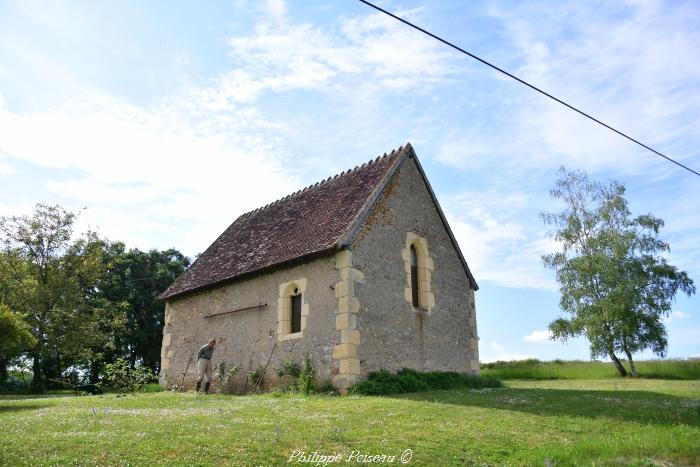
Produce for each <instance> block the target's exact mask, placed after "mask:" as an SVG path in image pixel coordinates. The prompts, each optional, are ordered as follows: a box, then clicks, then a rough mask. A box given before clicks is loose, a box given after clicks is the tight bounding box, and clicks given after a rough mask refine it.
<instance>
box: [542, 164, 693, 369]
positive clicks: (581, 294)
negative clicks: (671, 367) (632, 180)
mask: <svg viewBox="0 0 700 467" xmlns="http://www.w3.org/2000/svg"><path fill="white" fill-rule="evenodd" d="M558 174H559V179H558V180H557V182H556V184H555V186H554V188H553V189H552V190H551V191H550V195H551V196H552V198H554V199H556V200H559V201H562V202H563V203H564V205H565V207H564V209H563V210H562V211H560V212H557V213H543V214H542V218H543V220H544V222H545V223H546V224H548V225H553V226H555V227H556V228H557V229H558V230H557V231H556V234H555V239H556V240H557V241H558V242H559V243H560V245H561V246H562V249H561V251H558V252H556V253H552V254H549V255H545V256H543V257H542V260H543V263H544V265H545V266H546V267H548V268H551V269H553V270H554V271H556V277H557V281H558V282H559V286H560V292H561V299H560V307H561V309H562V310H563V311H564V312H566V313H568V314H569V317H568V318H559V319H556V320H555V321H553V322H552V323H551V324H550V325H549V329H550V330H551V331H552V334H553V338H554V339H561V340H566V339H568V338H570V337H574V336H579V335H584V336H586V338H587V339H588V341H589V343H590V351H591V357H593V358H595V357H599V356H607V357H609V358H610V359H611V360H612V362H613V363H614V364H615V367H616V368H617V370H618V372H619V374H620V375H621V376H625V375H626V374H627V371H626V370H625V367H624V366H623V365H622V362H621V361H620V359H619V358H618V357H617V355H616V354H617V353H619V352H623V353H624V354H625V355H626V356H627V359H628V361H629V363H630V368H631V371H632V373H633V374H634V375H636V369H635V366H634V361H633V358H632V355H633V354H634V353H636V352H639V351H642V350H645V349H651V350H652V351H653V352H654V353H656V354H657V355H660V356H663V355H664V354H665V352H666V349H667V346H668V342H667V337H666V329H665V326H664V324H663V321H662V319H663V318H664V317H665V316H668V314H669V313H670V311H671V303H672V301H673V299H674V298H675V296H676V294H677V293H678V291H682V292H684V293H686V294H687V295H691V294H693V293H695V286H694V284H693V281H692V280H691V279H690V278H689V277H688V275H687V273H686V272H684V271H680V270H678V268H676V267H675V266H673V265H671V264H669V262H668V260H667V258H666V257H665V256H664V254H666V253H668V252H669V251H670V248H669V245H668V243H665V242H663V241H661V240H660V239H659V238H658V234H659V231H660V229H661V228H662V227H663V225H664V222H663V220H661V219H659V218H657V217H654V216H652V215H650V214H645V215H640V216H637V217H632V215H631V213H630V211H629V208H628V205H627V201H626V199H625V196H624V195H625V187H624V185H622V184H620V183H618V182H616V181H610V182H609V183H608V184H607V185H605V184H601V183H598V182H593V181H590V180H589V178H588V176H587V174H586V173H585V172H582V171H572V172H567V171H566V170H565V169H564V168H562V169H560V171H559V173H558Z"/></svg>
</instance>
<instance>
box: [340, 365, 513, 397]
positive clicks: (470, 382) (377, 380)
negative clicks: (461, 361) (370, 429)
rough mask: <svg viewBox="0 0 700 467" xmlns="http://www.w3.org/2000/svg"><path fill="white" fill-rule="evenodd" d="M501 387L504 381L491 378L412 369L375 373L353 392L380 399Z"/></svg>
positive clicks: (352, 390)
mask: <svg viewBox="0 0 700 467" xmlns="http://www.w3.org/2000/svg"><path fill="white" fill-rule="evenodd" d="M501 386H502V384H501V380H499V379H497V378H492V377H482V376H476V375H468V374H465V373H457V372H455V371H429V372H420V371H416V370H412V369H410V368H403V369H401V370H399V371H397V372H396V373H390V372H389V371H387V370H379V371H373V372H371V373H370V374H369V376H368V377H367V379H366V380H365V381H361V382H359V383H357V384H356V385H354V386H353V387H352V388H351V389H350V393H351V394H365V395H368V396H379V395H388V394H401V393H405V392H421V391H430V390H434V389H455V388H475V389H479V388H498V387H501Z"/></svg>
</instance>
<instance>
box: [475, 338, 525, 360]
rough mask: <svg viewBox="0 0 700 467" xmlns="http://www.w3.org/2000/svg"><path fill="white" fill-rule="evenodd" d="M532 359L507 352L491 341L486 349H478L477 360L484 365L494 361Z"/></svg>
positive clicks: (520, 354) (521, 354)
mask: <svg viewBox="0 0 700 467" xmlns="http://www.w3.org/2000/svg"><path fill="white" fill-rule="evenodd" d="M527 358H533V357H532V355H531V354H523V353H517V352H509V351H507V350H506V349H505V348H504V347H503V346H502V345H500V344H499V343H498V342H496V341H495V340H492V341H491V342H490V344H489V346H488V347H487V348H483V349H479V360H480V361H481V362H484V363H489V362H495V361H499V360H501V361H509V360H525V359H527Z"/></svg>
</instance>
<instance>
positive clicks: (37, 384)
mask: <svg viewBox="0 0 700 467" xmlns="http://www.w3.org/2000/svg"><path fill="white" fill-rule="evenodd" d="M32 358H33V362H32V371H33V373H34V376H33V377H32V390H33V391H39V390H41V389H42V384H41V360H40V358H39V354H38V353H35V354H34V355H32Z"/></svg>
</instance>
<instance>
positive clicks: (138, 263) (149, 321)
mask: <svg viewBox="0 0 700 467" xmlns="http://www.w3.org/2000/svg"><path fill="white" fill-rule="evenodd" d="M105 259H106V267H107V271H108V273H107V274H106V275H105V276H104V277H103V278H102V279H101V280H100V281H99V282H98V288H99V290H100V296H101V297H102V298H103V299H104V300H105V301H106V302H108V303H118V304H121V305H122V306H123V307H124V311H125V316H126V322H125V333H124V335H123V338H122V340H121V341H120V342H119V345H118V351H117V352H115V354H114V358H116V356H119V355H121V356H124V357H126V358H127V360H128V362H129V365H130V367H131V368H136V366H137V364H141V365H143V366H144V367H146V368H148V369H150V370H151V371H153V372H154V373H156V374H158V372H159V371H160V348H161V342H162V340H163V326H164V324H165V323H164V318H165V303H164V302H163V301H161V300H158V299H157V298H156V297H157V296H158V295H159V294H160V293H161V292H163V291H164V290H165V289H166V288H167V287H168V286H169V285H170V284H171V283H172V281H173V280H175V278H177V277H178V276H179V275H180V274H182V273H183V272H184V271H185V269H187V267H188V266H189V264H190V261H189V259H188V258H187V257H186V256H184V255H183V254H182V253H180V252H179V251H177V250H175V249H169V250H165V251H158V250H150V251H148V252H144V251H141V250H138V249H130V250H128V251H127V250H126V248H125V246H124V244H123V243H119V242H117V243H113V244H111V245H110V247H109V248H108V250H107V255H106V258H105ZM114 358H107V359H106V361H109V362H113V361H114Z"/></svg>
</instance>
